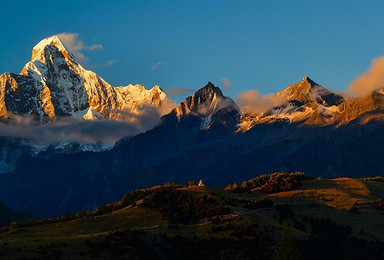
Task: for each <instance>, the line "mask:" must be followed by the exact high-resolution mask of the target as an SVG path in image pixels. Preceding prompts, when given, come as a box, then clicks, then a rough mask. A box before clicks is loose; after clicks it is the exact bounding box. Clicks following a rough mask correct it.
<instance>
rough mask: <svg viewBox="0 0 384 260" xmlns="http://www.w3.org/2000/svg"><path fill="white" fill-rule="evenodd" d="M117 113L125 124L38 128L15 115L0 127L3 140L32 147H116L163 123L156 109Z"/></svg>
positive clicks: (73, 121) (62, 123) (61, 122)
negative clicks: (128, 138)
mask: <svg viewBox="0 0 384 260" xmlns="http://www.w3.org/2000/svg"><path fill="white" fill-rule="evenodd" d="M118 113H119V115H124V116H123V118H124V120H113V119H96V120H84V119H81V118H72V117H61V118H57V120H55V121H53V122H49V123H46V124H39V123H37V122H36V120H34V119H33V118H32V117H22V116H17V115H12V116H11V117H10V119H9V120H8V121H7V123H0V136H1V137H9V138H19V139H25V141H26V142H27V143H29V144H32V145H35V144H41V145H57V144H60V143H77V144H92V145H113V144H115V143H116V142H117V141H119V140H121V139H122V138H124V137H132V136H135V135H137V134H139V133H142V132H145V131H147V130H149V129H152V128H154V127H155V126H156V125H158V124H159V122H160V114H159V112H158V111H157V110H156V108H154V107H146V108H141V110H140V114H139V115H138V114H132V113H129V112H126V111H119V112H118Z"/></svg>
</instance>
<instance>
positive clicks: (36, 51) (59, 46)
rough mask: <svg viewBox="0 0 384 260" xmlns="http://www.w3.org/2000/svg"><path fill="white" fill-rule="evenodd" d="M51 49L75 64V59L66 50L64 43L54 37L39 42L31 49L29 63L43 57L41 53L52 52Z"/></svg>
mask: <svg viewBox="0 0 384 260" xmlns="http://www.w3.org/2000/svg"><path fill="white" fill-rule="evenodd" d="M53 47H54V48H55V49H56V50H58V51H59V52H61V53H62V54H63V55H64V56H67V57H66V58H68V59H71V60H72V61H74V62H75V59H74V58H73V57H72V56H73V55H72V54H71V53H70V52H69V51H68V50H67V48H66V47H65V45H64V43H63V42H62V41H61V40H60V38H59V37H58V36H56V35H54V36H51V37H47V38H45V39H43V40H41V41H40V42H39V43H38V44H36V45H35V46H34V47H33V49H32V57H31V61H33V60H35V59H39V58H42V57H44V55H43V53H44V52H45V51H47V50H52V49H53Z"/></svg>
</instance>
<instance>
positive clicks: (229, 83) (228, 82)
mask: <svg viewBox="0 0 384 260" xmlns="http://www.w3.org/2000/svg"><path fill="white" fill-rule="evenodd" d="M220 80H221V83H222V84H223V87H224V88H229V87H230V86H231V85H232V83H231V82H230V81H229V80H228V78H226V77H223V78H221V79H220Z"/></svg>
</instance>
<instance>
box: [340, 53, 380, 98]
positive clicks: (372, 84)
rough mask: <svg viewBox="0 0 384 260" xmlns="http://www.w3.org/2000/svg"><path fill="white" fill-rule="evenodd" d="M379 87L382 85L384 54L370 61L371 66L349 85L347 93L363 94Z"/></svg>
mask: <svg viewBox="0 0 384 260" xmlns="http://www.w3.org/2000/svg"><path fill="white" fill-rule="evenodd" d="M380 87H384V56H381V57H379V58H375V59H373V60H372V61H371V67H369V69H368V70H367V71H366V72H364V73H363V74H361V75H360V76H358V77H357V78H356V79H355V80H354V81H353V82H352V83H351V84H350V85H349V87H348V90H347V94H349V95H354V96H365V95H368V94H370V93H371V92H372V91H373V90H375V89H378V88H380Z"/></svg>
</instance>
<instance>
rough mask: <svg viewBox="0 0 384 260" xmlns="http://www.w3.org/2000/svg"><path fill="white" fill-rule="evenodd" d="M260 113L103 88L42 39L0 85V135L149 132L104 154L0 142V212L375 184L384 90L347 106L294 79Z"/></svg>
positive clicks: (217, 97) (213, 98) (153, 92)
mask: <svg viewBox="0 0 384 260" xmlns="http://www.w3.org/2000/svg"><path fill="white" fill-rule="evenodd" d="M268 102H269V103H268V106H267V109H264V110H263V111H261V110H260V109H257V110H255V109H253V108H252V106H249V107H245V106H244V107H243V108H242V109H241V108H240V107H239V106H238V105H237V104H236V102H235V101H233V100H232V99H231V98H229V97H226V96H224V95H223V93H222V91H221V90H220V88H218V87H216V86H214V85H213V84H212V83H211V82H208V83H207V85H206V86H204V87H202V88H200V89H199V90H198V91H196V93H194V95H192V96H190V97H187V98H186V99H185V100H184V101H183V102H182V103H181V104H179V105H176V104H175V103H174V102H173V101H172V100H171V99H170V98H169V97H167V95H166V94H165V93H164V92H163V91H162V90H161V88H160V87H158V86H155V87H153V88H152V89H150V90H146V89H145V88H144V87H143V86H141V85H128V86H125V87H112V86H111V85H110V84H108V83H107V82H106V81H105V80H103V79H102V78H101V77H100V76H98V75H97V74H95V73H94V72H92V71H88V70H85V69H84V68H83V67H82V66H81V65H80V64H79V63H78V62H77V61H76V59H75V57H74V55H73V54H71V52H70V51H69V50H68V48H66V47H65V45H64V44H63V43H62V42H61V40H60V39H59V38H58V37H57V36H53V37H49V38H46V39H44V40H42V41H41V42H40V43H39V44H37V45H36V46H35V47H34V48H33V52H32V59H31V61H30V62H28V63H27V64H26V65H25V66H24V68H23V70H22V71H21V73H20V74H12V73H5V74H3V75H1V76H0V116H1V119H2V123H3V125H2V128H7V127H9V126H15V125H16V126H17V125H19V124H21V125H22V126H23V127H25V126H27V127H30V128H31V129H32V128H34V127H42V128H43V129H46V128H44V127H52V126H56V125H59V126H60V125H61V124H62V122H66V120H68V119H70V120H74V121H73V122H75V123H76V124H78V123H79V122H80V123H81V124H83V123H82V122H86V123H88V124H92V123H93V122H99V121H100V122H108V123H109V122H120V123H121V122H125V123H127V124H133V125H134V124H135V123H137V122H141V123H143V122H145V123H148V121H150V122H151V123H150V124H146V126H145V127H142V128H139V129H138V131H136V132H135V134H131V135H126V136H121V137H122V138H120V139H119V141H117V142H116V144H114V145H113V146H109V147H108V149H104V148H100V147H103V145H104V144H102V143H96V144H95V143H92V144H87V143H84V142H70V141H65V142H62V143H60V142H59V143H54V144H52V145H46V144H44V146H43V148H39V147H38V145H39V143H38V142H37V141H36V140H32V141H31V140H30V139H31V137H30V136H26V137H24V136H22V135H16V136H15V135H10V134H9V133H8V132H6V133H2V136H3V137H2V138H1V139H0V142H1V143H2V146H1V149H0V150H1V154H0V155H1V159H2V161H1V162H0V170H1V172H2V173H3V174H1V175H0V200H1V201H4V202H5V203H6V204H7V205H10V206H11V207H12V208H14V209H17V210H27V211H29V212H32V213H33V214H35V215H37V216H44V217H47V216H59V215H61V214H65V213H66V212H68V211H71V212H75V211H79V210H83V209H89V210H91V209H93V208H94V207H96V206H98V205H100V204H102V203H106V202H109V201H113V200H117V199H119V198H120V197H121V196H122V194H124V193H125V192H127V190H131V189H136V188H141V187H148V186H150V185H157V184H162V183H164V182H173V181H175V182H177V183H186V182H187V181H188V180H190V179H193V180H199V179H203V180H204V182H205V183H207V184H209V185H212V186H220V185H224V184H227V183H231V182H233V181H237V182H241V181H242V180H245V179H248V178H250V177H253V176H255V175H258V174H263V173H270V172H274V171H305V172H306V173H308V174H312V175H314V176H321V177H338V176H339V175H343V176H350V177H362V176H372V175H379V174H381V173H382V172H383V170H384V162H383V161H382V159H381V158H382V156H383V155H384V148H383V147H384V146H383V144H384V135H383V134H382V130H383V127H384V124H383V120H382V119H383V118H384V110H383V107H384V89H377V90H375V91H373V92H372V93H371V94H370V95H367V96H362V97H357V98H355V97H348V96H346V95H344V94H342V93H335V92H333V91H330V90H328V89H326V88H324V87H323V86H321V85H319V84H317V83H316V82H314V81H313V80H312V79H310V78H309V77H307V76H306V77H304V78H303V79H302V80H301V81H300V82H298V83H296V84H292V85H290V86H288V87H287V88H286V89H285V90H282V91H280V92H278V93H276V94H274V95H271V96H270V97H269V101H268ZM148 113H149V114H151V115H152V114H155V116H146V115H148ZM20 122H21V123H20ZM25 122H28V125H25ZM71 122H72V121H71ZM71 126H72V125H71V124H69V127H71ZM123 126H124V127H128V126H127V125H123ZM86 129H90V128H86ZM107 131H108V129H107ZM42 132H43V133H45V131H42ZM0 133H1V132H0ZM59 139H60V136H59ZM90 146H91V147H90ZM63 147H64V148H63ZM97 147H98V148H97Z"/></svg>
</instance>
